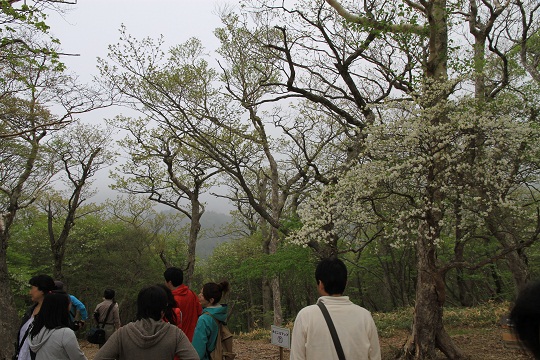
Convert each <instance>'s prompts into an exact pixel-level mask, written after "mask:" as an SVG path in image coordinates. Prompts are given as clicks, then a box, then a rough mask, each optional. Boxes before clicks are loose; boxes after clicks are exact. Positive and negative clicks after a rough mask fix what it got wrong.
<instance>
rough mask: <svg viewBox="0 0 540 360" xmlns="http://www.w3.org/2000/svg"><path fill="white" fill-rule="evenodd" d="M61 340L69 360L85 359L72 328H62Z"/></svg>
mask: <svg viewBox="0 0 540 360" xmlns="http://www.w3.org/2000/svg"><path fill="white" fill-rule="evenodd" d="M62 340H63V341H62V343H63V345H64V350H65V351H66V353H67V354H68V356H69V360H87V358H86V356H84V353H83V352H82V351H81V348H80V347H79V342H78V341H77V336H75V333H74V332H73V330H71V329H69V328H64V336H63V338H62Z"/></svg>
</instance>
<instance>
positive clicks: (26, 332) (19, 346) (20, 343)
mask: <svg viewBox="0 0 540 360" xmlns="http://www.w3.org/2000/svg"><path fill="white" fill-rule="evenodd" d="M33 327H34V322H32V323H30V325H28V329H26V331H25V332H24V335H23V337H22V339H21V341H20V342H19V343H18V344H17V354H16V355H19V352H20V351H21V348H22V346H23V344H24V340H26V338H27V337H28V334H29V333H30V331H31V330H32V328H33Z"/></svg>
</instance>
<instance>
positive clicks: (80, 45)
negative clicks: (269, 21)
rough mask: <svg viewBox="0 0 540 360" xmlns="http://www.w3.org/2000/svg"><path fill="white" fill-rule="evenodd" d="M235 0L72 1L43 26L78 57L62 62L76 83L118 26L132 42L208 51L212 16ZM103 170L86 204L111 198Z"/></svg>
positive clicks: (95, 117) (212, 205) (87, 77)
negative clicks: (194, 45) (191, 43)
mask: <svg viewBox="0 0 540 360" xmlns="http://www.w3.org/2000/svg"><path fill="white" fill-rule="evenodd" d="M238 3H239V0H193V1H192V0H78V1H77V4H76V5H73V6H72V7H71V9H70V10H69V11H68V12H66V13H65V14H63V16H59V15H58V14H55V13H51V14H50V15H49V18H48V19H47V24H48V25H49V26H50V27H51V33H52V34H53V35H54V36H55V37H57V38H58V39H60V41H61V47H62V51H63V52H65V53H70V54H78V55H79V56H69V57H64V58H62V61H63V62H64V63H65V64H66V65H67V67H68V72H70V73H71V72H73V73H75V74H77V75H78V76H79V78H80V80H81V81H82V82H89V81H91V79H92V76H94V75H97V69H96V63H97V62H96V58H97V57H102V58H105V57H106V55H107V46H108V45H109V44H113V43H117V42H118V39H119V36H120V33H119V31H118V30H119V29H120V26H121V25H122V24H123V25H125V26H126V29H127V32H128V33H129V34H131V35H133V36H135V37H136V38H139V39H140V38H143V37H147V36H149V37H152V38H158V37H159V36H160V35H163V36H164V40H165V46H166V47H170V46H173V45H175V44H179V43H182V42H184V41H186V40H188V39H189V38H191V37H197V38H199V39H200V40H201V41H202V43H203V45H204V47H205V48H206V49H208V50H209V51H211V50H215V49H216V48H217V46H218V41H217V39H216V38H215V37H214V35H213V31H214V29H215V28H216V27H219V26H220V25H221V24H220V20H219V17H218V15H217V14H218V10H219V9H220V8H222V7H223V6H229V7H230V6H233V7H234V6H238ZM121 112H124V113H125V112H126V110H125V109H118V108H116V109H114V108H110V109H105V110H100V111H94V112H91V113H89V114H86V115H84V116H81V118H82V119H83V120H84V121H89V122H95V121H102V119H103V118H112V117H114V116H115V115H116V114H118V113H121ZM108 174H109V170H106V171H102V172H101V174H99V176H98V178H99V179H98V180H97V181H96V182H95V183H94V185H95V186H96V187H97V188H98V189H99V193H98V195H97V196H95V197H94V198H92V199H91V200H92V201H96V202H101V201H103V200H105V199H107V198H110V197H115V196H116V194H117V193H116V192H113V191H112V190H110V189H108V184H109V183H110V181H108V180H107V178H108ZM207 202H208V210H211V211H217V212H227V211H228V208H229V206H226V204H225V203H224V201H218V200H211V201H208V200H207Z"/></svg>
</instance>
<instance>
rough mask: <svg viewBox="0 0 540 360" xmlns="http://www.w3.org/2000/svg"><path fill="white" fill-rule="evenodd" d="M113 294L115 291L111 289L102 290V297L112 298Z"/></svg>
mask: <svg viewBox="0 0 540 360" xmlns="http://www.w3.org/2000/svg"><path fill="white" fill-rule="evenodd" d="M114 295H116V293H115V292H114V290H113V289H105V291H103V297H104V298H105V299H107V300H113V299H114Z"/></svg>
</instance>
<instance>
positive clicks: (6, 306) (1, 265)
mask: <svg viewBox="0 0 540 360" xmlns="http://www.w3.org/2000/svg"><path fill="white" fill-rule="evenodd" d="M0 215H1V216H0V309H2V311H0V344H2V345H1V346H0V359H11V356H12V355H13V352H14V347H13V346H12V344H13V343H14V342H15V339H16V333H17V325H18V324H19V320H18V319H17V311H16V309H15V304H14V302H13V293H12V292H11V284H10V281H9V275H8V267H7V248H8V237H9V236H8V234H7V232H6V226H5V223H4V214H0ZM8 221H10V220H8Z"/></svg>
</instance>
